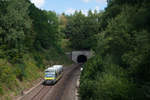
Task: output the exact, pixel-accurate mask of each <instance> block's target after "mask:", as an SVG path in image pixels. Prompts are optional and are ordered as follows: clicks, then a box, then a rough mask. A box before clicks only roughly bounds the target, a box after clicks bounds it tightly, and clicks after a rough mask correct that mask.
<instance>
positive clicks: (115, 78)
mask: <svg viewBox="0 0 150 100" xmlns="http://www.w3.org/2000/svg"><path fill="white" fill-rule="evenodd" d="M112 58H113V57H111V56H107V57H106V58H105V59H104V60H102V58H101V57H98V56H97V57H95V58H92V59H91V60H89V61H88V62H87V63H86V64H85V66H84V67H85V68H84V70H83V73H82V74H81V81H80V90H79V92H80V97H81V100H131V98H132V96H131V95H130V93H131V92H133V91H134V90H135V89H134V87H135V86H134V84H133V83H132V82H131V81H129V80H128V78H127V72H126V71H125V70H124V69H123V68H122V67H120V66H118V65H116V64H113V63H112ZM132 89H134V90H132ZM87 94H88V95H87ZM133 100H136V99H133Z"/></svg>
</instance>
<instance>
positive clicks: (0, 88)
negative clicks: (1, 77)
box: [0, 86, 3, 95]
mask: <svg viewBox="0 0 150 100" xmlns="http://www.w3.org/2000/svg"><path fill="white" fill-rule="evenodd" d="M2 94H3V89H2V87H1V86H0V95H2Z"/></svg>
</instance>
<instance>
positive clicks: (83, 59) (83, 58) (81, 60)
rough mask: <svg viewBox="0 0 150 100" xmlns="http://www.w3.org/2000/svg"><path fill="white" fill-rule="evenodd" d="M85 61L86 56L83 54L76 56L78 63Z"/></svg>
mask: <svg viewBox="0 0 150 100" xmlns="http://www.w3.org/2000/svg"><path fill="white" fill-rule="evenodd" d="M86 61H87V57H86V56H85V55H79V56H78V58H77V62H78V63H85V62H86Z"/></svg>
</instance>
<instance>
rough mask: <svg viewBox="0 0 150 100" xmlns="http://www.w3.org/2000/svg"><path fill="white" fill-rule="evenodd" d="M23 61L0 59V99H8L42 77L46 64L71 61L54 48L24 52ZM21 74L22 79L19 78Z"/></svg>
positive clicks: (67, 63)
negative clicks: (12, 62)
mask: <svg viewBox="0 0 150 100" xmlns="http://www.w3.org/2000/svg"><path fill="white" fill-rule="evenodd" d="M23 62H24V64H14V65H12V64H10V63H8V62H7V60H5V59H0V67H1V69H0V100H1V99H2V100H3V99H4V100H6V99H8V100H10V99H11V98H12V97H14V96H16V95H19V94H20V93H21V91H22V90H24V89H26V88H30V87H31V86H32V82H33V81H35V80H37V79H38V78H40V77H43V71H44V69H45V66H46V65H53V64H63V65H69V64H71V63H72V62H71V61H70V60H69V59H67V57H66V56H65V55H64V54H63V53H58V52H57V51H56V50H55V49H50V50H45V51H43V52H34V54H33V53H32V54H26V55H24V58H23ZM21 75H22V76H23V78H22V81H21V80H19V79H20V78H19V76H21Z"/></svg>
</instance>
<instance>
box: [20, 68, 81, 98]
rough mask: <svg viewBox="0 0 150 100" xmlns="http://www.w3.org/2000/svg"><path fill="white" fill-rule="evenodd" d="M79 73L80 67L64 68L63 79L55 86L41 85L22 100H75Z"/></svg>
mask: <svg viewBox="0 0 150 100" xmlns="http://www.w3.org/2000/svg"><path fill="white" fill-rule="evenodd" d="M79 72H80V65H72V66H71V67H68V68H64V73H63V77H62V78H61V79H60V80H59V81H58V82H57V83H56V84H55V85H49V86H47V85H43V84H40V85H39V86H37V87H36V88H35V89H33V90H32V91H31V92H29V93H28V94H26V95H25V96H24V97H23V98H22V99H20V100H75V99H73V98H74V94H75V93H74V92H73V91H74V90H75V87H76V77H77V76H78V75H77V73H79Z"/></svg>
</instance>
